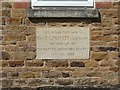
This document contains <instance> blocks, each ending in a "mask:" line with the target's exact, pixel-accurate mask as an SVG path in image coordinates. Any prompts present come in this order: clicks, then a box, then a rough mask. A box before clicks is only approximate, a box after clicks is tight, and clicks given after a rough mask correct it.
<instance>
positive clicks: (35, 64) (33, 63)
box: [26, 60, 44, 67]
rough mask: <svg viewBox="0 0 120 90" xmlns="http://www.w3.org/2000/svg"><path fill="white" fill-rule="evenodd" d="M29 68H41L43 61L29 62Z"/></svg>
mask: <svg viewBox="0 0 120 90" xmlns="http://www.w3.org/2000/svg"><path fill="white" fill-rule="evenodd" d="M26 64H27V66H30V67H41V66H43V64H44V62H43V61H38V60H36V61H35V60H34V61H27V63H26Z"/></svg>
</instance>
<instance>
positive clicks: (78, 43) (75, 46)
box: [36, 27, 90, 59]
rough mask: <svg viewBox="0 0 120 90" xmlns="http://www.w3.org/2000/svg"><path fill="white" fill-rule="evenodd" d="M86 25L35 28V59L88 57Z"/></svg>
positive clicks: (87, 30)
mask: <svg viewBox="0 0 120 90" xmlns="http://www.w3.org/2000/svg"><path fill="white" fill-rule="evenodd" d="M89 39H90V32H89V28H87V27H78V28H75V27H74V28H73V27H68V28H65V27H61V28H59V27H58V28H44V27H43V28H39V27H37V28H36V48H37V50H36V56H37V57H36V59H89V51H90V45H89V43H90V40H89Z"/></svg>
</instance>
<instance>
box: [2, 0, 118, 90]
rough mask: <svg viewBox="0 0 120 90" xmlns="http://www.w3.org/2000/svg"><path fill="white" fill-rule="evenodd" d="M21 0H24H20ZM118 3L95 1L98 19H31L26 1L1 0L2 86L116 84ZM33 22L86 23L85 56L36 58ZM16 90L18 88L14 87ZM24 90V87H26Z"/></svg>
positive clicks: (50, 23) (40, 24) (71, 24)
mask: <svg viewBox="0 0 120 90" xmlns="http://www.w3.org/2000/svg"><path fill="white" fill-rule="evenodd" d="M24 1H25V0H24ZM118 8H119V4H118V3H114V2H106V3H103V2H97V3H96V9H99V11H100V15H101V21H96V20H92V19H89V20H88V19H85V20H83V19H81V20H74V21H72V20H69V21H65V20H61V21H59V19H57V20H56V21H54V22H52V20H49V22H48V21H46V20H43V21H40V19H37V20H38V21H37V23H34V22H32V21H31V20H30V19H29V18H28V17H27V11H28V9H30V4H29V2H28V1H27V0H26V1H25V2H2V10H1V12H2V16H0V19H1V25H0V28H1V32H2V34H1V35H0V40H1V41H2V43H1V46H2V60H1V61H0V62H1V64H2V65H1V69H2V71H1V75H2V87H5V88H11V87H41V86H69V85H70V86H73V85H74V86H80V87H81V86H85V87H86V86H88V87H89V86H93V87H99V86H100V87H108V86H115V85H117V84H119V79H118V72H119V63H118V59H119V55H118V38H119V37H118V35H119V33H120V30H119V24H120V21H119V18H118V17H119V15H118ZM36 26H40V27H48V26H49V27H84V26H89V27H90V34H91V35H90V45H91V46H90V48H91V49H90V59H89V60H79V59H77V60H40V59H39V60H36V59H35V58H36V46H35V45H36V39H35V37H36V33H35V31H36ZM16 90H18V89H16ZM26 90H27V89H26Z"/></svg>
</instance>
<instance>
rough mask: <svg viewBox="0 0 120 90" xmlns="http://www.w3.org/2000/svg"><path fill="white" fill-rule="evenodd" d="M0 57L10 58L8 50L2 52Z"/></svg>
mask: <svg viewBox="0 0 120 90" xmlns="http://www.w3.org/2000/svg"><path fill="white" fill-rule="evenodd" d="M2 59H3V60H9V59H10V54H9V52H2Z"/></svg>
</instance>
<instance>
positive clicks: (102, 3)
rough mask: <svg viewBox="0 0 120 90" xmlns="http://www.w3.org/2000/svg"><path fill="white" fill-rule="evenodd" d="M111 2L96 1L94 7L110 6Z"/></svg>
mask: <svg viewBox="0 0 120 90" xmlns="http://www.w3.org/2000/svg"><path fill="white" fill-rule="evenodd" d="M111 7H112V2H96V8H97V9H99V8H100V9H102V8H111Z"/></svg>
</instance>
